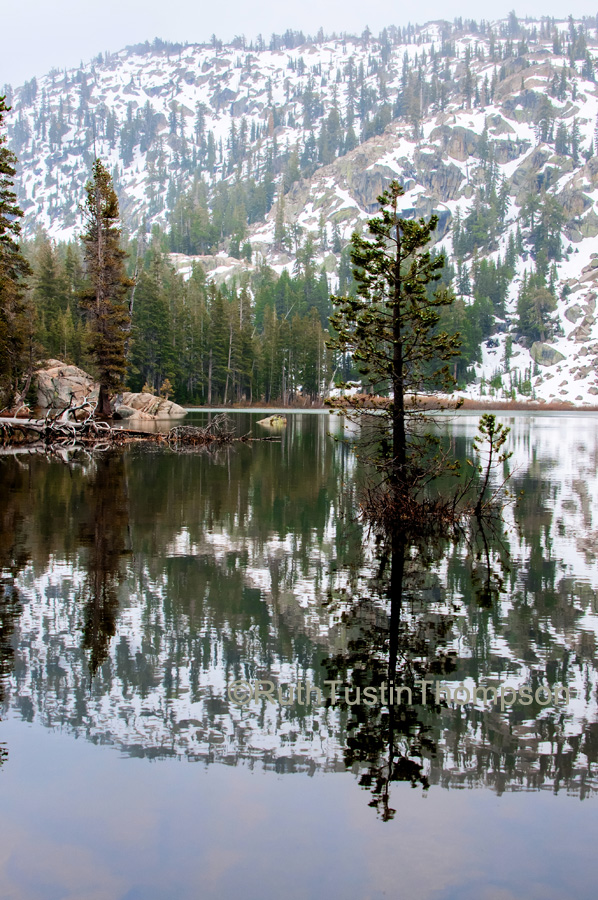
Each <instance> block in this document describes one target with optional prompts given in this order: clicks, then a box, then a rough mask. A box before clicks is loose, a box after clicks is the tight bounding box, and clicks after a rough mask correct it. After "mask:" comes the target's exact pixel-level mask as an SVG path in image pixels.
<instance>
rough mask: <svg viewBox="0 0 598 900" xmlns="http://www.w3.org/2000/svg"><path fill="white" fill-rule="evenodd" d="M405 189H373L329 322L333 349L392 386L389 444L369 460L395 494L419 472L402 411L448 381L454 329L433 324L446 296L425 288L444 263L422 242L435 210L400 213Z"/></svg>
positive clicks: (431, 227)
mask: <svg viewBox="0 0 598 900" xmlns="http://www.w3.org/2000/svg"><path fill="white" fill-rule="evenodd" d="M404 193H405V192H404V190H403V188H402V187H401V185H400V184H399V183H398V182H396V181H393V182H391V184H390V186H389V188H388V189H387V190H386V191H384V193H383V194H382V195H381V196H380V197H378V202H379V203H380V206H381V215H380V216H379V217H377V218H374V219H370V221H369V231H370V234H371V235H372V236H373V239H372V240H368V239H367V238H364V237H361V236H360V235H359V234H354V235H353V238H352V252H351V259H352V262H353V265H354V266H355V269H354V277H355V280H356V282H357V296H356V297H351V296H349V297H333V303H334V305H335V306H336V307H338V311H337V312H336V313H335V314H334V315H333V316H331V319H330V321H331V323H332V325H333V327H334V328H335V329H336V337H335V338H334V339H333V341H332V346H333V347H334V349H337V350H340V351H341V352H347V351H349V352H351V353H352V354H353V359H354V361H355V362H356V364H357V366H358V368H359V371H360V372H361V374H362V375H364V376H366V377H367V378H368V379H369V381H370V382H371V383H372V384H373V385H383V384H386V385H388V387H389V388H390V390H391V391H392V393H393V400H392V402H391V403H390V405H389V408H388V410H387V413H386V419H387V423H388V426H389V429H390V446H389V447H388V453H387V454H386V457H387V458H384V456H385V451H384V446H385V444H384V441H383V444H382V447H383V449H382V454H381V455H380V456H379V457H378V458H377V460H376V463H377V464H378V466H379V468H380V470H381V471H382V472H383V474H384V477H385V480H387V481H388V482H389V484H390V488H391V491H392V492H393V494H394V496H395V497H397V496H401V495H404V494H405V493H407V492H408V491H409V490H410V486H412V485H413V484H414V477H417V475H418V474H421V472H420V470H419V466H418V460H419V462H421V448H416V447H415V445H414V443H413V438H412V437H411V438H409V437H408V434H407V418H408V415H409V413H410V412H416V411H417V398H416V395H417V393H419V392H422V391H430V390H434V389H436V390H446V389H447V388H448V387H449V386H452V385H453V384H454V382H453V379H452V377H451V376H450V374H449V371H448V367H447V366H446V365H443V363H446V361H448V360H450V359H451V358H452V357H454V356H456V355H458V353H459V350H458V347H459V339H458V336H457V335H453V336H449V335H448V334H447V333H446V332H442V331H438V330H437V328H436V326H437V325H438V322H439V319H440V310H441V308H442V307H444V306H448V305H450V304H451V303H452V301H453V296H452V294H451V293H450V292H449V291H447V290H446V289H445V288H442V287H440V288H437V289H436V290H435V291H433V292H432V291H429V290H428V286H429V285H431V284H432V283H433V282H435V281H438V280H439V279H440V270H441V269H442V267H443V266H444V256H443V255H441V254H439V255H437V256H432V254H431V253H430V251H429V250H424V249H423V248H424V247H425V246H426V244H427V243H428V242H429V241H430V238H431V235H432V232H433V231H434V229H435V228H436V225H437V223H438V218H437V217H436V216H432V217H431V218H430V219H429V220H428V221H427V222H425V221H424V220H423V219H420V220H419V221H415V220H412V219H403V218H401V217H400V216H399V214H398V203H399V199H400V197H402V196H403V194H404ZM386 445H388V441H387V440H386Z"/></svg>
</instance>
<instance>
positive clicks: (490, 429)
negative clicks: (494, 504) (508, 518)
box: [470, 413, 513, 516]
mask: <svg viewBox="0 0 598 900" xmlns="http://www.w3.org/2000/svg"><path fill="white" fill-rule="evenodd" d="M510 431H511V429H510V428H507V426H506V425H503V424H502V423H499V422H497V420H496V416H495V415H494V414H493V413H484V415H483V416H482V417H481V418H480V421H479V424H478V433H477V435H476V436H475V438H474V439H473V448H474V450H475V452H476V453H478V454H479V457H480V462H478V464H477V466H476V469H477V472H478V474H479V475H480V476H481V478H482V483H481V488H480V492H479V495H478V499H477V503H476V506H475V514H476V515H477V516H479V515H481V513H482V511H483V509H484V505H485V504H484V499H485V496H486V491H487V490H488V484H489V482H490V476H491V474H492V469H493V468H496V467H497V466H499V465H504V464H505V463H506V462H507V461H508V460H509V459H510V458H511V457H512V455H513V453H512V451H508V450H503V447H504V445H505V444H506V442H507V438H508V436H509V433H510ZM470 465H473V463H471V461H470Z"/></svg>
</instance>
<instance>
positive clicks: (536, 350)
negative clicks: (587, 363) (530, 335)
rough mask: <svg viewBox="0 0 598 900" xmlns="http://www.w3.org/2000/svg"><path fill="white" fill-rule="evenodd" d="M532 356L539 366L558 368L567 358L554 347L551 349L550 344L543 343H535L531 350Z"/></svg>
mask: <svg viewBox="0 0 598 900" xmlns="http://www.w3.org/2000/svg"><path fill="white" fill-rule="evenodd" d="M529 352H530V356H531V358H532V359H533V360H534V362H537V363H538V365H539V366H556V364H557V363H559V362H562V361H563V360H564V359H565V357H564V356H563V354H562V353H559V351H558V350H556V349H555V348H554V347H551V346H550V344H543V343H541V341H535V342H534V343H533V344H532V346H531V348H530V351H529Z"/></svg>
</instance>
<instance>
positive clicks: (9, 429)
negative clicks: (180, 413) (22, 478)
mask: <svg viewBox="0 0 598 900" xmlns="http://www.w3.org/2000/svg"><path fill="white" fill-rule="evenodd" d="M96 406H97V403H96V402H91V401H89V400H86V401H85V402H84V403H81V404H80V405H79V406H69V407H67V408H66V409H64V410H61V411H60V412H58V413H55V414H54V415H51V414H49V413H48V414H47V415H46V416H45V418H43V419H26V418H25V419H21V418H18V417H16V416H11V417H7V418H0V445H2V446H4V447H6V446H7V445H8V446H10V447H13V446H14V445H15V444H18V445H22V446H23V448H27V449H30V450H32V451H37V450H40V449H45V450H48V449H50V450H53V451H58V450H74V449H75V448H77V447H92V448H93V449H94V450H105V449H107V448H108V447H110V446H115V445H122V444H129V443H133V442H144V443H155V444H166V445H167V446H168V447H170V449H171V450H180V449H183V448H193V447H215V446H222V445H223V444H231V443H233V442H237V441H241V442H244V443H248V442H250V441H254V440H270V441H271V440H277V439H276V438H252V437H251V436H250V435H249V434H245V435H241V436H239V437H238V436H236V435H235V431H234V428H233V426H232V423H231V421H230V419H229V418H228V416H226V415H225V414H224V413H222V414H221V415H218V416H216V417H215V418H214V419H212V421H211V422H209V423H208V424H207V425H205V426H203V427H199V426H197V425H176V426H175V427H174V428H171V429H170V431H169V432H167V433H163V432H151V431H136V430H135V429H132V428H120V427H117V428H115V427H114V426H112V425H110V424H109V423H108V422H104V421H102V420H98V419H96V418H95V412H96Z"/></svg>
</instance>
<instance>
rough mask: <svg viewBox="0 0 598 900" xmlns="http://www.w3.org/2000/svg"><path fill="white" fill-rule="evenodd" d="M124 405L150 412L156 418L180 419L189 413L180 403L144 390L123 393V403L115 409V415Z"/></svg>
mask: <svg viewBox="0 0 598 900" xmlns="http://www.w3.org/2000/svg"><path fill="white" fill-rule="evenodd" d="M122 406H125V407H130V408H131V409H134V410H138V411H140V412H144V413H149V415H150V416H153V417H154V418H156V419H180V418H182V417H183V416H186V415H187V410H186V409H183V407H182V406H179V405H178V403H173V401H172V400H165V399H164V397H155V396H154V394H145V393H143V392H142V393H139V394H133V393H131V392H130V391H125V392H124V394H123V395H122V403H120V404H119V405H118V406H116V407H115V409H114V413H115V415H116V414H117V413H119V414H120V409H121V407H122Z"/></svg>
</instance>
